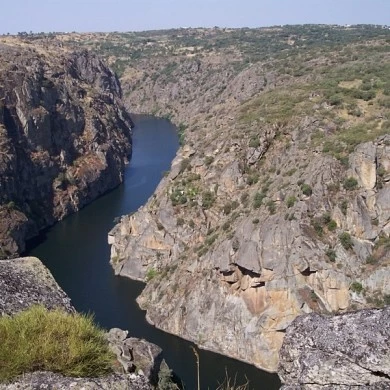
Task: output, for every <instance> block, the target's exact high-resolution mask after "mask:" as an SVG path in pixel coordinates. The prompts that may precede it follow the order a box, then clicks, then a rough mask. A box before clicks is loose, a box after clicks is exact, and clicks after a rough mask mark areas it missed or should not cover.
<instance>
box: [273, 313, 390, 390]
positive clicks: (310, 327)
mask: <svg viewBox="0 0 390 390" xmlns="http://www.w3.org/2000/svg"><path fill="white" fill-rule="evenodd" d="M389 320H390V307H387V308H385V309H382V310H362V311H359V312H355V313H348V314H343V315H339V316H335V317H327V316H321V315H318V314H309V315H306V316H301V317H299V318H297V319H296V320H295V321H294V322H293V323H292V325H291V326H290V327H289V328H288V330H287V333H286V337H285V339H284V342H283V346H282V349H281V351H280V365H279V370H278V373H279V375H280V377H281V378H282V380H283V383H284V384H285V385H284V386H283V388H282V389H284V390H289V389H291V390H293V389H296V390H298V389H302V390H322V389H324V390H325V389H336V388H337V389H342V390H348V389H388V388H390V349H389V347H388V346H389V343H390V327H389Z"/></svg>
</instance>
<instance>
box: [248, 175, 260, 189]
mask: <svg viewBox="0 0 390 390" xmlns="http://www.w3.org/2000/svg"><path fill="white" fill-rule="evenodd" d="M258 181H259V175H258V174H257V173H253V174H252V175H249V176H248V177H247V178H246V182H247V184H248V185H250V186H251V185H252V184H256V183H257V182H258Z"/></svg>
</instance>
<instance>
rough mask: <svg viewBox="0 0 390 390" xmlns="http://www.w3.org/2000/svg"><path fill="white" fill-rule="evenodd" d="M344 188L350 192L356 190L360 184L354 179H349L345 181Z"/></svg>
mask: <svg viewBox="0 0 390 390" xmlns="http://www.w3.org/2000/svg"><path fill="white" fill-rule="evenodd" d="M343 185H344V188H345V189H346V190H348V191H352V190H354V189H356V187H357V185H358V182H357V180H356V179H355V178H354V177H348V178H346V179H345V180H344V183H343Z"/></svg>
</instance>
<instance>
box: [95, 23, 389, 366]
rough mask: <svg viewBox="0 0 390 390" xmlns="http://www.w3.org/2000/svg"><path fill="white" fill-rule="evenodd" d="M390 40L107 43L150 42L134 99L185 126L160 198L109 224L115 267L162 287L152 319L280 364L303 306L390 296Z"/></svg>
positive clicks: (357, 35) (135, 79) (258, 35)
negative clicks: (285, 341)
mask: <svg viewBox="0 0 390 390" xmlns="http://www.w3.org/2000/svg"><path fill="white" fill-rule="evenodd" d="M312 29H314V30H315V32H316V33H317V35H316V36H315V37H314V35H313V31H314V30H312ZM317 29H318V30H317ZM361 34H363V35H364V34H366V35H365V38H364V39H362V35H361ZM381 34H383V35H381ZM387 34H388V32H387V31H384V30H383V32H381V31H380V32H378V31H376V30H375V29H372V30H370V31H369V29H368V30H367V31H366V30H364V31H363V30H359V29H358V28H357V29H350V30H349V29H344V28H336V27H316V28H314V27H309V26H308V27H306V28H305V27H295V28H294V27H291V28H290V27H286V28H285V29H276V28H275V29H264V30H262V29H260V30H245V29H244V30H238V31H234V30H221V29H213V30H205V29H199V30H191V29H189V30H180V31H172V33H171V35H170V34H169V32H155V33H154V35H153V34H151V35H148V37H147V38H146V37H145V38H144V39H145V40H144V41H142V38H143V37H142V34H141V33H140V37H139V40H138V41H136V43H134V42H135V41H134V40H132V37H129V40H128V41H126V36H124V35H121V36H115V34H114V35H113V36H111V37H108V38H107V36H105V37H104V41H105V43H107V40H108V42H111V44H112V45H113V46H114V47H115V48H117V47H118V46H119V45H118V42H122V41H126V42H131V43H129V46H128V47H130V49H126V50H128V51H129V53H131V52H132V50H133V51H134V52H137V57H136V58H135V59H133V60H132V61H130V62H129V63H128V64H127V67H126V66H124V70H123V75H122V82H123V85H124V88H125V89H126V101H127V102H132V103H133V104H135V108H136V109H137V110H138V111H140V112H154V113H157V114H159V115H164V116H168V117H170V118H172V119H173V120H174V121H175V122H176V123H177V124H178V126H179V130H180V132H181V133H182V132H183V130H184V129H185V132H184V145H183V147H182V148H181V149H180V151H179V153H178V155H177V157H176V159H175V160H174V162H173V164H172V169H171V171H170V172H169V173H167V175H166V176H165V177H164V178H163V180H162V182H161V183H160V185H159V187H158V188H157V191H156V192H155V194H154V195H153V196H152V197H151V198H150V200H149V201H148V203H147V204H146V205H145V206H144V207H142V208H141V209H140V210H139V211H138V212H137V213H135V214H133V215H131V216H124V217H122V219H121V222H120V223H119V224H118V225H117V226H116V227H115V228H114V229H113V230H112V231H111V232H110V234H109V242H110V244H111V245H112V247H111V263H112V265H113V267H114V269H115V272H116V273H117V274H119V275H124V276H128V277H131V278H134V279H141V280H146V281H147V286H146V288H145V290H144V291H143V293H142V294H141V296H140V297H139V299H138V302H139V304H140V306H141V307H142V308H144V309H146V310H147V318H148V319H149V321H150V322H151V323H153V324H155V325H156V326H157V327H159V328H161V329H163V330H165V331H167V332H171V333H174V334H177V335H179V336H181V337H183V338H186V339H190V340H192V341H194V342H196V343H197V344H198V345H199V346H200V347H202V348H206V349H211V350H214V351H217V352H220V353H223V354H225V355H228V356H232V357H235V358H237V359H241V360H244V361H247V362H250V363H252V364H254V365H256V366H258V367H260V368H263V369H267V370H271V371H275V370H276V369H277V366H278V353H279V350H280V348H281V345H282V342H283V338H284V334H285V332H286V329H287V328H288V326H289V325H290V324H291V322H292V321H293V320H294V319H295V318H296V317H297V316H298V315H300V314H303V313H310V312H317V313H328V314H329V313H333V314H334V313H340V312H345V311H349V310H356V309H359V308H364V307H375V306H383V305H385V304H388V303H389V300H390V290H389V286H390V283H389V281H390V263H389V261H390V257H389V250H390V245H389V242H390V241H389V233H390V230H389V229H390V214H389V205H390V201H389V200H390V175H389V170H390V160H389V156H390V137H389V132H390V131H389V130H390V126H389V124H390V122H389V119H390V118H389V110H388V106H387V103H386V102H387V101H388V100H389V98H388V97H387V96H388V93H389V92H388V91H387V84H386V82H387V81H386V79H387V76H388V75H389V71H390V69H389V67H388V65H387V64H388V60H389V57H388V50H382V51H373V50H371V48H372V47H376V45H378V44H380V45H382V47H386V48H388V46H389V40H388V39H387V40H386V36H387ZM238 35H239V36H238ZM325 36H326V37H328V38H327V40H323V37H325ZM321 37H322V38H321ZM340 37H342V38H340ZM93 39H95V45H96V47H97V48H99V47H100V46H99V45H100V44H101V40H102V37H100V36H97V37H94V38H93ZM93 39H92V41H93ZM110 39H111V41H110ZM332 39H334V41H332ZM343 39H344V40H345V41H344V42H341V41H342V40H343ZM340 40H341V41H340ZM140 42H141V43H140ZM188 42H191V44H189V43H188ZM308 42H309V43H308ZM340 42H341V43H340ZM357 42H359V45H357V44H356V43H357ZM131 45H133V46H131ZM137 45H138V46H137ZM261 45H263V46H261ZM347 46H348V47H349V49H348V50H347V49H346V47H347ZM140 53H141V54H140ZM142 53H144V54H142ZM118 58H119V59H120V60H121V61H122V63H121V64H123V61H125V60H124V58H125V57H124V55H122V56H120V55H119V56H118Z"/></svg>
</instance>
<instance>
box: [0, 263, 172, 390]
mask: <svg viewBox="0 0 390 390" xmlns="http://www.w3.org/2000/svg"><path fill="white" fill-rule="evenodd" d="M36 304H41V305H43V306H45V307H46V308H47V309H61V310H64V311H66V312H69V313H74V312H75V311H76V310H75V309H74V307H73V306H72V304H71V301H70V298H69V297H68V296H67V295H66V293H65V292H64V291H63V290H62V289H61V288H60V287H59V285H58V284H57V282H56V281H55V280H54V278H53V276H52V275H51V273H50V271H49V270H48V269H47V268H46V267H45V266H44V265H43V264H42V262H41V261H40V260H39V259H37V258H35V257H26V258H18V259H13V260H0V317H1V316H4V315H13V314H16V313H18V312H19V311H22V310H25V309H27V308H29V307H30V306H32V305H36ZM106 338H107V340H108V343H109V348H110V349H111V351H112V352H113V353H114V354H115V355H116V362H114V367H113V368H114V371H115V373H113V374H111V375H107V376H104V377H99V378H73V377H65V376H63V375H60V374H57V373H52V372H33V373H26V374H24V375H22V376H20V377H18V378H16V379H15V381H13V382H12V383H9V384H0V389H1V390H5V389H7V390H16V389H26V390H27V389H58V390H60V389H69V388H72V389H76V390H77V389H91V390H92V389H117V390H119V389H126V390H132V389H137V390H144V389H145V390H146V389H147V390H149V389H153V388H154V386H155V385H157V384H158V381H159V379H160V377H161V375H162V374H163V373H164V374H165V379H166V378H167V377H169V376H170V370H169V368H168V367H167V365H166V363H165V362H164V360H163V357H162V350H161V348H159V347H158V346H156V345H154V344H152V343H149V342H147V341H145V340H140V339H136V338H128V337H127V332H126V331H123V330H121V329H117V328H114V329H111V330H110V331H109V332H108V333H107V334H106ZM173 388H174V387H173Z"/></svg>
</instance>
